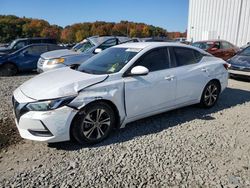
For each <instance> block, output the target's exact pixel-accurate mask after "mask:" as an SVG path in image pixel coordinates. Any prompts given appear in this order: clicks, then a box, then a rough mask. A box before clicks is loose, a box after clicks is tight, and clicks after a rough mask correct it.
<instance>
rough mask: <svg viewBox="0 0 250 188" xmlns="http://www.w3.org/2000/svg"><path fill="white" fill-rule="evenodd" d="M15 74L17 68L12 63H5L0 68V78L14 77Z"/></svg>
mask: <svg viewBox="0 0 250 188" xmlns="http://www.w3.org/2000/svg"><path fill="white" fill-rule="evenodd" d="M17 72H18V70H17V67H16V66H15V65H14V64H12V63H5V64H3V65H2V66H1V67H0V76H14V75H16V74H17Z"/></svg>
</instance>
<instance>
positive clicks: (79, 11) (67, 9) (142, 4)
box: [0, 0, 188, 32]
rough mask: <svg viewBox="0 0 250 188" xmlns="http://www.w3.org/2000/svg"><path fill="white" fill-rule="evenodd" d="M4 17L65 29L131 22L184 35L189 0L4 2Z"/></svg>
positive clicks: (0, 1)
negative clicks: (75, 26)
mask: <svg viewBox="0 0 250 188" xmlns="http://www.w3.org/2000/svg"><path fill="white" fill-rule="evenodd" d="M0 14H1V15H7V14H12V15H16V16H20V17H23V16H25V17H28V18H39V19H45V20H46V21H48V22H49V23H50V24H57V25H60V26H62V27H65V26H66V25H71V24H74V23H80V22H94V21H106V22H120V21H121V20H128V21H133V22H143V23H146V24H150V25H154V26H159V27H162V28H164V29H167V31H181V32H184V31H185V30H186V29H187V22H188V0H123V1H119V0H72V1H66V0H65V1H64V0H61V1H60V0H41V1H38V0H0Z"/></svg>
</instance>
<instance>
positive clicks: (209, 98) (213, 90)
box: [200, 81, 220, 108]
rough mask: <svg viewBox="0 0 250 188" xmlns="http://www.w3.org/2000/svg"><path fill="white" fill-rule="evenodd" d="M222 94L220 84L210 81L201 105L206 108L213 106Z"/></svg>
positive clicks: (203, 94)
mask: <svg viewBox="0 0 250 188" xmlns="http://www.w3.org/2000/svg"><path fill="white" fill-rule="evenodd" d="M219 95H220V85H219V84H218V82H216V81H210V82H209V83H208V84H207V85H206V87H205V88H204V90H203V93H202V96H201V100H200V105H201V106H202V107H204V108H211V107H213V106H214V105H215V104H216V102H217V101H218V98H219Z"/></svg>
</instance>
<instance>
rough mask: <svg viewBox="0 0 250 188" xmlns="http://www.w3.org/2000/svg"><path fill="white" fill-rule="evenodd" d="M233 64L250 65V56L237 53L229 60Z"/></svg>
mask: <svg viewBox="0 0 250 188" xmlns="http://www.w3.org/2000/svg"><path fill="white" fill-rule="evenodd" d="M229 63H230V64H232V65H236V66H237V65H238V66H242V67H250V56H243V55H236V56H234V57H232V58H231V59H230V60H229Z"/></svg>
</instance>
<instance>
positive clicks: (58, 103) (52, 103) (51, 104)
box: [26, 96, 75, 111]
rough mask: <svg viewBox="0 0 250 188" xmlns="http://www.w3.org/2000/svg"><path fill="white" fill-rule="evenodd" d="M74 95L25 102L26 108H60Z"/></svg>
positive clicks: (33, 109)
mask: <svg viewBox="0 0 250 188" xmlns="http://www.w3.org/2000/svg"><path fill="white" fill-rule="evenodd" d="M74 98H75V96H73V97H64V98H60V99H53V100H49V101H41V102H34V103H29V104H27V106H26V108H27V109H28V110H30V111H48V110H54V109H56V108H60V107H62V106H65V105H67V104H69V103H70V102H71V101H72V100H73V99H74Z"/></svg>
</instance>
